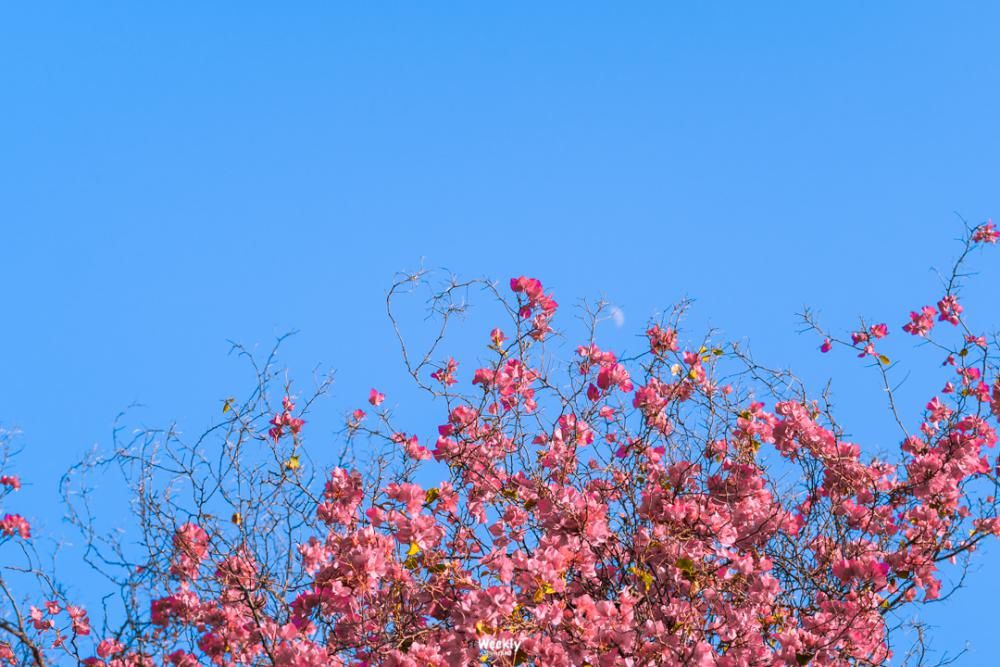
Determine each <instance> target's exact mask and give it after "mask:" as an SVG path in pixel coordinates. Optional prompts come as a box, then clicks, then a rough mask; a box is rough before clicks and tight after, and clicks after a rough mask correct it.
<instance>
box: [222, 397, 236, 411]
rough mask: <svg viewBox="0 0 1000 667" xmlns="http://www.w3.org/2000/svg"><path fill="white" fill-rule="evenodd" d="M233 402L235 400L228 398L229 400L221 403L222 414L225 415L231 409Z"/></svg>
mask: <svg viewBox="0 0 1000 667" xmlns="http://www.w3.org/2000/svg"><path fill="white" fill-rule="evenodd" d="M234 400H236V399H234V398H233V397H231V396H230V397H229V398H227V399H226V400H225V401H223V402H222V414H226V413H227V412H229V411H230V410H232V409H233V401H234Z"/></svg>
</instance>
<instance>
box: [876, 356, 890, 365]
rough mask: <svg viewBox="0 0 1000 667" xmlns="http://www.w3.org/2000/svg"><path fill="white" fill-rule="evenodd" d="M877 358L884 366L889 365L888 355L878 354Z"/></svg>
mask: <svg viewBox="0 0 1000 667" xmlns="http://www.w3.org/2000/svg"><path fill="white" fill-rule="evenodd" d="M878 360H879V361H881V362H882V363H883V364H885V365H886V366H888V365H889V357H887V356H885V355H884V354H880V355H878Z"/></svg>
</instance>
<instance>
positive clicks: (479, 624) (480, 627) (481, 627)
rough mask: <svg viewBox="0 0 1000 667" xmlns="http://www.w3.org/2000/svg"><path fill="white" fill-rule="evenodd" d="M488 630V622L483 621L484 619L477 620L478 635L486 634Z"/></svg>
mask: <svg viewBox="0 0 1000 667" xmlns="http://www.w3.org/2000/svg"><path fill="white" fill-rule="evenodd" d="M486 630H487V628H486V624H485V623H483V622H482V621H476V634H477V635H484V634H486Z"/></svg>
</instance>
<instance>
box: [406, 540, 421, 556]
mask: <svg viewBox="0 0 1000 667" xmlns="http://www.w3.org/2000/svg"><path fill="white" fill-rule="evenodd" d="M418 553H420V545H419V544H417V543H416V542H410V548H409V549H407V550H406V555H407V556H416V555H417V554H418Z"/></svg>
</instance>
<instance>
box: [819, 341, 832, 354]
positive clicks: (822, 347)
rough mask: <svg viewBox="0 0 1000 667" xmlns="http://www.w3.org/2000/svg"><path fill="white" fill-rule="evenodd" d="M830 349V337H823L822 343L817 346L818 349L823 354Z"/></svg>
mask: <svg viewBox="0 0 1000 667" xmlns="http://www.w3.org/2000/svg"><path fill="white" fill-rule="evenodd" d="M832 349H833V345H832V344H831V343H830V339H829V338H824V339H823V344H822V345H820V346H819V351H820V352H822V353H823V354H826V353H827V352H829V351H830V350H832Z"/></svg>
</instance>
